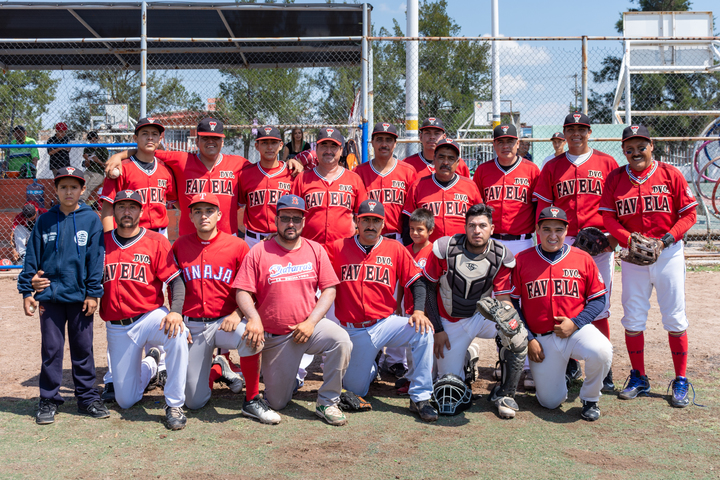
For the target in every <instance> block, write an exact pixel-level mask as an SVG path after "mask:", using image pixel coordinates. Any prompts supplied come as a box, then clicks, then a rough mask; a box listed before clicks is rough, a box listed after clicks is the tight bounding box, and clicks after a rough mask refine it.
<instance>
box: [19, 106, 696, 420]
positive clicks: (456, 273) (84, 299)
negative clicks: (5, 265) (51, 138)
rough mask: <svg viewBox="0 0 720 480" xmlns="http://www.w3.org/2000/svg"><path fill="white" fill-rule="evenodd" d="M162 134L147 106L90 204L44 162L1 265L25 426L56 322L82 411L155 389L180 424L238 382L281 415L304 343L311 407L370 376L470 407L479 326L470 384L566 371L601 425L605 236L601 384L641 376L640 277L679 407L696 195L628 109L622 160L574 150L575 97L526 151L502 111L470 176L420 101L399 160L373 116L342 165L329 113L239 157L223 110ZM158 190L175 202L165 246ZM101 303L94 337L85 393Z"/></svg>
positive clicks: (606, 388) (340, 406) (49, 376)
mask: <svg viewBox="0 0 720 480" xmlns="http://www.w3.org/2000/svg"><path fill="white" fill-rule="evenodd" d="M164 130H165V129H164V127H163V126H162V125H161V124H160V123H159V122H157V121H155V120H153V119H151V118H146V119H141V120H140V121H139V122H138V123H137V126H136V128H135V135H134V140H135V142H136V143H137V148H136V149H135V150H129V151H125V152H121V153H118V154H115V155H113V156H112V157H110V158H109V159H108V161H107V163H106V165H105V172H106V179H105V181H104V184H103V187H102V195H101V199H102V202H103V203H102V211H101V215H100V216H98V214H97V213H96V212H95V211H93V210H92V209H91V208H90V207H88V206H87V205H86V204H85V203H84V202H82V201H81V200H80V198H81V197H82V195H83V194H84V193H85V189H86V185H85V183H86V179H85V175H84V172H83V171H81V170H80V169H77V168H73V167H65V168H62V169H59V170H58V171H57V173H56V175H55V187H56V192H57V197H58V198H57V200H58V203H57V204H56V205H55V206H53V207H52V208H51V209H50V210H49V211H48V212H47V213H44V214H43V215H41V216H40V217H39V218H38V219H37V221H36V223H35V225H34V227H33V230H32V234H31V237H30V239H29V241H28V244H27V251H26V255H25V263H24V266H23V270H22V273H21V274H20V276H19V278H18V290H19V292H20V293H21V294H22V296H23V302H24V310H25V314H26V315H28V316H34V315H35V313H36V312H37V313H38V314H39V317H40V328H41V335H42V347H41V351H42V367H41V372H40V377H39V383H40V401H39V405H38V411H37V414H36V422H37V423H38V424H51V423H53V422H54V420H55V415H56V413H57V411H58V407H59V406H60V405H61V404H62V403H63V401H64V400H63V398H62V396H61V395H60V393H59V390H60V386H61V382H62V364H63V352H64V348H65V336H66V334H65V331H66V328H67V337H68V343H69V347H70V354H71V360H72V376H73V381H74V386H75V396H76V398H77V405H78V411H79V412H80V413H82V414H86V415H89V416H91V417H94V418H107V417H109V416H110V411H109V410H108V408H107V407H106V405H105V403H107V402H117V404H118V406H119V407H120V408H123V409H126V408H130V407H131V406H132V405H134V404H135V403H137V402H138V401H139V400H141V398H142V397H143V395H144V393H145V392H146V391H147V390H148V389H149V388H152V387H162V388H163V390H164V397H165V403H166V405H165V416H164V420H165V422H166V425H167V427H168V428H170V429H172V430H179V429H182V428H184V427H185V425H186V423H187V418H186V416H185V410H184V408H188V409H191V410H197V409H200V408H203V406H204V405H205V404H206V403H207V402H208V401H209V399H210V398H211V394H212V388H213V384H214V383H215V382H217V381H221V382H224V383H226V384H227V385H228V386H229V387H230V389H231V390H232V391H233V392H235V393H239V392H240V391H241V390H242V389H243V388H244V389H245V400H244V401H243V403H242V414H243V415H245V416H248V417H251V418H254V419H257V420H258V421H260V422H263V423H268V424H277V423H280V422H281V416H280V415H279V414H278V413H277V411H279V410H282V409H283V408H284V407H285V406H286V405H287V404H288V403H289V402H290V401H291V400H292V397H293V395H294V394H295V393H296V392H297V391H298V389H300V388H302V387H303V385H304V380H305V375H306V373H307V372H306V369H307V368H308V366H309V364H310V363H311V362H312V361H313V359H314V358H315V357H316V356H319V357H320V358H321V361H322V363H321V369H322V385H321V386H320V387H319V389H318V391H317V402H316V405H315V413H316V415H317V416H318V417H320V418H321V419H323V420H325V421H326V422H327V423H329V424H331V425H344V424H346V423H347V417H346V414H345V413H346V412H347V411H348V410H356V411H362V410H368V409H371V408H372V406H371V404H370V403H369V402H367V401H366V400H365V399H364V398H363V397H364V396H366V395H367V394H368V390H369V388H370V386H371V384H372V383H373V382H374V381H376V380H377V379H378V378H379V375H380V373H381V370H382V374H383V375H385V374H387V373H390V374H391V375H394V376H396V377H397V378H398V381H397V383H396V388H397V389H398V393H400V394H404V395H408V396H409V410H410V411H411V412H413V413H416V414H417V415H418V416H419V417H420V418H421V419H422V420H424V421H428V422H432V421H435V420H437V418H438V415H439V414H446V415H453V414H457V413H459V412H461V411H463V410H465V409H467V408H468V407H469V406H470V405H471V402H472V396H471V390H470V387H469V385H470V383H471V382H472V381H473V380H474V379H475V378H476V362H477V353H476V352H477V347H476V345H474V344H473V341H474V339H475V338H483V339H490V340H494V342H493V346H494V347H495V346H496V348H497V352H498V358H499V360H498V364H497V369H496V378H497V380H498V382H497V384H496V385H495V386H494V388H492V390H491V391H490V393H489V394H488V400H490V401H491V402H493V403H494V405H495V406H496V407H497V411H498V416H499V417H501V418H513V417H514V416H515V414H516V412H517V411H518V404H517V403H516V401H515V399H514V397H515V392H516V389H517V388H518V385H519V383H520V382H521V380H522V379H523V378H524V386H525V387H526V388H528V389H534V390H535V392H536V398H537V401H538V402H539V404H540V405H541V406H543V407H545V408H549V409H554V408H557V407H558V406H559V405H560V404H562V403H563V402H564V401H565V400H566V399H567V395H568V387H569V385H570V383H571V382H572V381H574V380H575V379H578V378H579V377H580V376H581V375H582V370H584V381H583V383H582V387H581V389H580V394H579V396H580V399H581V401H582V412H581V417H582V418H583V419H585V420H588V421H595V420H598V419H599V418H600V408H599V401H600V397H601V395H602V393H606V394H607V393H611V392H614V391H616V387H615V385H614V382H613V375H612V370H611V367H612V360H613V348H612V345H611V343H610V341H609V339H608V338H609V335H610V328H609V318H610V293H611V290H612V283H613V276H614V270H615V252H616V250H618V248H620V249H621V250H619V252H620V253H619V258H620V260H621V264H622V268H621V280H622V282H623V289H622V307H623V315H622V319H621V323H622V326H623V327H624V329H625V343H626V345H627V353H628V356H629V360H630V363H631V365H632V369H631V371H630V373H629V376H628V377H627V380H626V381H625V385H624V386H623V387H621V388H620V389H618V393H617V394H618V395H619V397H620V398H622V399H628V400H629V399H634V398H636V397H638V396H641V395H646V394H648V393H649V392H650V383H649V380H648V376H647V374H646V370H645V362H644V356H643V352H644V336H643V332H644V331H645V329H646V323H647V318H648V311H649V309H650V297H651V294H652V290H653V287H654V288H655V289H656V292H657V299H658V300H657V301H658V304H659V307H660V312H661V316H662V324H663V327H664V329H665V330H666V331H667V332H668V342H669V347H670V351H671V353H672V363H673V366H674V370H675V375H676V377H675V378H674V380H673V381H672V382H671V384H670V386H669V389H668V391H671V395H670V396H669V402H670V404H671V405H672V406H674V407H686V406H688V405H689V404H691V403H694V400H693V398H694V390H693V393H692V396H691V394H690V392H689V390H691V389H692V385H691V384H690V382H689V381H688V379H687V378H686V366H687V352H688V337H687V328H688V320H687V317H686V315H685V297H684V287H685V285H684V281H685V262H684V255H683V236H684V235H685V233H686V232H687V231H688V230H689V229H690V227H691V226H692V225H693V224H694V223H695V221H696V213H695V206H696V205H697V202H696V200H695V198H694V197H693V193H692V191H691V189H690V188H689V187H688V184H687V182H686V180H685V178H684V176H683V175H682V173H681V172H680V171H679V170H677V169H676V168H675V167H672V166H670V165H667V164H665V163H662V162H659V161H657V160H655V159H654V157H653V148H654V144H653V141H652V138H651V137H650V134H649V132H648V130H647V129H646V128H645V127H643V126H642V125H632V126H628V127H627V128H626V129H625V130H624V131H623V134H622V149H623V153H624V154H625V156H626V158H627V161H628V164H627V165H626V166H623V167H619V166H618V163H617V162H616V161H615V159H613V158H612V157H611V156H609V155H607V154H604V153H602V152H600V151H597V150H595V149H592V148H590V147H589V145H588V141H589V138H590V135H591V133H592V126H591V123H590V119H589V118H588V117H587V116H586V115H584V114H580V113H574V114H569V115H568V116H567V117H566V118H565V120H564V123H563V127H562V131H561V132H557V133H556V134H555V135H553V143H554V144H555V147H556V155H555V156H553V158H551V159H547V161H546V162H545V163H544V164H543V166H542V169H541V168H539V167H538V166H537V165H536V164H535V163H533V162H532V161H529V160H527V159H525V158H522V157H521V156H520V155H518V147H519V143H520V142H519V139H518V135H517V131H516V128H515V127H514V126H513V125H499V126H497V127H495V129H494V131H493V146H494V150H495V158H494V159H493V160H492V161H488V162H485V163H483V164H480V165H479V166H478V167H477V170H476V171H475V172H474V176H473V177H472V178H470V171H469V169H468V167H467V165H466V164H465V162H464V161H463V160H462V159H461V158H460V156H461V155H460V154H461V149H460V146H459V145H458V143H457V142H456V141H454V140H453V139H451V138H448V137H447V135H446V131H445V128H444V126H443V123H442V121H441V120H440V119H438V118H432V117H431V118H427V119H425V120H424V122H423V123H422V126H421V127H420V129H419V137H420V141H421V144H422V148H421V151H420V152H419V153H417V154H415V155H412V156H410V157H407V158H405V159H404V160H399V159H397V158H396V157H395V156H394V152H395V147H396V141H397V138H398V134H397V129H396V127H395V126H394V125H392V124H389V123H382V122H381V123H378V124H377V125H375V127H374V129H373V132H372V146H373V152H374V158H372V160H370V161H368V162H367V163H363V164H361V165H359V166H357V168H355V169H354V170H350V169H348V168H345V167H343V166H342V164H341V161H340V160H341V155H342V151H343V146H344V144H345V139H344V138H343V135H342V134H341V132H340V131H339V130H337V129H335V128H322V129H320V131H319V133H318V136H317V144H316V145H317V146H316V149H315V150H314V151H312V152H309V153H307V152H306V153H307V154H306V155H305V156H300V157H299V158H291V159H288V160H287V161H280V160H279V155H280V153H281V151H283V148H284V145H283V137H282V134H281V132H280V131H279V130H278V129H277V128H276V127H273V126H264V127H261V128H259V129H258V133H257V138H256V140H255V148H256V149H257V151H258V153H259V155H260V160H259V161H258V162H257V163H251V162H249V161H247V160H246V159H245V158H243V157H240V156H236V155H225V154H223V153H222V148H223V144H224V138H225V134H224V125H223V123H222V122H221V121H220V120H217V119H213V118H206V119H204V120H202V121H201V122H200V123H199V124H198V126H197V151H198V153H186V152H177V151H173V152H171V151H165V150H163V149H162V146H161V145H162V137H163V133H164ZM565 145H566V147H567V150H564V147H565ZM291 157H292V155H291ZM171 203H176V208H178V209H179V212H180V215H179V234H180V237H179V238H178V239H177V240H176V241H175V242H174V243H172V244H171V243H170V241H168V238H167V227H168V224H169V219H168V213H167V207H168V205H169V204H171ZM239 225H240V228H239ZM243 238H244V239H243ZM166 297H167V300H166ZM166 304H167V305H168V307H166V306H165V305H166ZM96 311H97V312H99V314H100V317H101V318H102V319H103V320H104V321H105V325H106V335H107V352H103V353H106V355H107V359H108V367H109V368H108V372H107V374H106V375H105V378H104V380H103V383H104V390H103V391H102V392H100V391H98V390H97V389H96V387H95V384H96V382H97V379H96V372H95V361H94V351H93V317H94V314H95V312H96ZM229 352H237V354H238V356H239V358H240V360H239V368H238V366H237V365H235V364H234V363H233V362H231V361H230V356H229ZM579 361H583V362H584V367H582V368H581V365H580V363H579ZM383 365H384V368H383ZM261 378H262V382H263V384H264V392H263V394H261V393H260V381H261Z"/></svg>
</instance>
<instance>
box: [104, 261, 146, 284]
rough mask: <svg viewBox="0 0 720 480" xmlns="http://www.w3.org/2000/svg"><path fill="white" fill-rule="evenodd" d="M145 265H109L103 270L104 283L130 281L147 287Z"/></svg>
mask: <svg viewBox="0 0 720 480" xmlns="http://www.w3.org/2000/svg"><path fill="white" fill-rule="evenodd" d="M146 268H147V267H146V266H145V265H138V264H137V263H124V262H120V263H108V264H106V265H105V268H103V283H106V282H110V281H113V280H116V279H117V280H130V281H133V282H140V283H142V284H144V285H147V272H146Z"/></svg>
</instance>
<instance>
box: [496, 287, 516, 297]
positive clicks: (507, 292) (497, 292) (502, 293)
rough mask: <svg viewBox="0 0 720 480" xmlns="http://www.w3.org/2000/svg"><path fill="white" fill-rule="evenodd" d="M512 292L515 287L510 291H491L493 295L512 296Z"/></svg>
mask: <svg viewBox="0 0 720 480" xmlns="http://www.w3.org/2000/svg"><path fill="white" fill-rule="evenodd" d="M513 291H515V287H513V288H511V289H510V290H493V295H509V294H512V292H513Z"/></svg>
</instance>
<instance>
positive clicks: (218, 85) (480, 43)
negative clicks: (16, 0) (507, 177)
mask: <svg viewBox="0 0 720 480" xmlns="http://www.w3.org/2000/svg"><path fill="white" fill-rule="evenodd" d="M236 40H237V39H236ZM359 44H360V42H357V44H356V45H348V44H347V43H344V44H343V43H340V42H337V43H333V42H318V41H302V39H297V40H296V41H293V42H289V41H285V42H283V41H264V42H233V41H225V42H220V41H205V42H202V41H198V42H187V43H180V44H178V43H174V44H172V48H170V47H169V45H168V42H166V41H162V39H156V41H153V40H149V41H148V45H147V67H148V70H147V113H148V116H150V117H154V118H155V119H157V120H159V121H160V122H161V123H162V124H163V125H165V126H166V128H167V130H166V134H165V142H166V145H167V147H168V148H171V149H174V150H183V151H194V148H195V146H194V143H195V130H194V127H195V125H197V123H198V121H199V120H200V119H202V118H205V117H207V116H213V117H216V118H219V119H221V120H222V121H223V122H224V123H225V125H226V127H225V128H226V134H227V139H226V142H225V148H224V150H223V151H224V152H225V153H233V154H239V155H242V156H245V157H246V158H249V159H250V160H256V159H257V153H256V152H255V149H254V146H253V145H254V141H253V138H254V133H255V132H254V129H255V128H256V127H257V126H259V125H263V124H273V125H278V126H279V127H280V130H281V131H282V132H283V134H284V136H285V139H286V141H289V140H290V133H291V130H292V128H293V127H295V126H299V127H301V128H303V129H304V136H305V141H308V142H310V143H312V142H313V140H314V139H315V135H316V129H317V128H318V127H320V126H336V127H337V128H340V129H341V130H342V131H343V133H344V134H345V135H346V136H350V137H353V138H354V139H355V141H356V143H357V145H358V146H359V147H362V142H361V137H360V129H359V128H358V127H359V126H360V124H361V122H362V109H361V108H360V107H361V105H360V103H361V101H360V99H361V96H360V88H361V84H362V81H361V80H362V75H361V57H360V53H359ZM93 45H94V46H91V47H89V46H88V45H86V44H85V45H84V44H80V43H72V42H55V43H53V44H52V48H51V49H48V48H44V49H42V50H40V49H39V48H38V46H37V45H34V44H33V43H32V42H15V43H9V42H6V43H2V44H0V57H4V58H10V57H11V58H12V59H13V64H14V65H15V66H16V68H15V69H5V70H3V71H2V73H0V144H9V143H17V142H24V141H26V140H25V139H26V138H27V139H32V140H34V141H36V142H37V143H38V144H47V143H49V142H50V141H51V140H52V141H57V140H61V141H62V142H61V143H64V142H65V141H67V142H69V143H70V144H76V145H85V144H88V145H89V144H91V143H93V142H99V143H101V144H108V143H126V142H131V141H132V130H133V125H134V122H136V121H137V120H138V115H139V111H140V96H141V85H140V84H141V74H140V71H139V69H138V65H139V64H140V61H141V49H140V43H139V42H136V41H129V42H121V41H106V42H97V43H95V44H93ZM405 45H406V43H405V40H403V39H393V38H380V37H372V38H371V41H370V47H371V52H372V56H371V59H370V68H369V71H370V73H371V75H370V88H369V90H370V99H371V103H370V106H369V107H370V108H369V109H368V121H370V122H378V121H385V122H390V123H393V124H395V125H397V126H398V128H399V131H400V133H401V140H400V143H399V144H398V148H397V152H396V155H397V156H398V157H399V158H403V157H404V156H405V155H406V154H407V153H409V152H410V151H417V147H418V145H417V144H416V143H413V142H408V141H406V140H405V139H404V138H403V137H404V136H405V135H404V132H405V113H406V108H405V91H406V78H405V77H406V58H405ZM498 46H499V58H500V72H501V73H500V77H499V86H500V100H501V103H500V105H501V112H502V122H503V123H509V122H512V123H514V124H516V125H517V126H518V130H519V132H521V134H522V136H523V137H525V138H524V139H523V142H524V143H526V144H527V145H526V146H527V149H528V152H527V153H528V155H530V156H532V158H533V160H534V161H535V162H536V163H538V164H541V163H542V161H543V160H544V159H545V158H546V157H548V156H550V155H551V154H553V152H554V150H553V147H552V144H551V142H550V141H549V138H550V136H551V135H552V134H553V133H554V132H556V131H561V130H562V121H563V119H564V117H565V115H567V113H569V112H571V111H575V110H583V87H585V89H586V92H587V95H586V101H587V110H588V114H589V115H590V118H591V119H592V121H593V123H594V124H595V125H596V126H595V127H594V128H593V135H592V136H593V139H594V141H593V142H592V143H591V146H592V147H593V148H596V149H598V150H602V151H604V152H606V153H609V154H611V155H613V156H614V157H615V158H616V160H617V161H618V163H620V164H623V163H625V158H624V156H623V155H622V152H621V149H620V143H619V141H618V140H617V139H619V137H620V132H621V131H622V129H623V127H624V125H623V124H624V122H625V117H624V115H625V114H624V110H625V109H626V108H625V104H624V102H625V99H624V98H625V92H624V87H622V86H619V80H621V79H622V78H623V71H624V65H623V60H622V59H623V55H624V45H623V43H622V42H620V41H617V40H605V41H601V40H592V41H589V42H587V48H586V50H585V53H586V55H585V62H583V42H582V41H581V40H555V41H552V40H542V41H540V40H536V41H513V40H505V41H499V42H498ZM108 51H111V52H112V53H113V55H112V57H113V58H114V60H113V62H114V64H113V65H110V64H109V62H108V60H107V58H108ZM418 51H419V54H418V55H419V57H418V59H417V64H418V69H417V71H416V72H410V75H416V76H417V81H418V91H419V105H418V108H419V111H418V115H419V118H420V119H421V120H420V121H422V118H424V117H429V116H434V117H437V118H440V119H442V121H443V122H444V124H445V126H446V128H447V130H448V133H449V135H451V136H453V137H455V138H458V139H460V140H461V142H463V143H462V145H463V152H462V156H463V158H464V159H465V160H466V162H467V163H468V165H469V166H470V168H471V169H472V170H474V168H476V166H477V165H478V164H479V163H482V162H485V161H488V160H490V159H491V158H492V157H493V152H492V145H491V142H490V137H491V128H492V127H491V112H492V109H491V106H492V88H491V60H492V56H491V46H490V42H489V41H487V40H485V39H476V40H472V41H469V40H466V39H444V40H423V41H420V42H419V49H418ZM79 55H82V56H83V58H84V64H83V65H82V66H81V65H77V64H76V61H75V59H76V58H77V57H78V56H79ZM95 58H97V62H96V64H94V59H95ZM632 58H633V62H634V64H636V65H637V66H640V67H642V66H649V65H662V64H663V62H666V63H667V64H673V63H672V62H679V61H680V60H683V59H686V58H692V59H693V61H701V60H702V59H705V61H706V65H707V66H708V67H713V66H717V65H718V60H717V57H713V55H712V53H711V52H710V53H708V49H702V48H695V49H694V50H693V48H690V47H684V48H682V49H680V48H679V47H675V46H672V45H669V46H665V47H660V48H655V49H648V50H647V52H644V53H642V52H641V53H636V52H633V54H632ZM678 59H680V60H678ZM698 59H699V60H698ZM683 61H684V60H683ZM686 63H687V62H686ZM38 65H41V66H46V68H52V70H50V69H37V68H38ZM3 66H4V65H0V67H3ZM258 66H260V67H262V68H255V67H258ZM584 66H585V71H584V68H583V67H584ZM583 74H585V77H586V78H587V82H586V83H585V84H583ZM718 87H720V73H718V71H717V70H716V71H714V72H713V73H697V72H687V73H659V74H658V73H653V74H650V73H633V74H632V75H631V92H632V93H631V96H632V100H631V105H632V110H631V111H634V112H637V111H643V112H654V113H652V114H651V113H644V114H643V113H633V115H632V121H633V123H643V124H645V125H647V126H648V127H649V128H650V131H651V133H652V134H653V135H654V136H656V137H661V138H672V139H674V140H667V141H665V140H663V141H658V142H657V144H656V149H655V151H656V155H657V159H658V160H661V161H665V162H668V163H671V164H673V165H676V166H678V167H679V168H681V169H682V170H683V172H684V173H685V175H686V178H687V179H688V181H690V182H691V183H693V185H695V188H697V189H698V191H699V192H700V193H701V195H700V196H701V197H704V200H705V204H704V206H703V207H702V208H701V209H699V213H700V214H701V215H700V217H699V218H700V220H699V221H698V224H697V225H696V226H695V228H694V229H693V231H692V232H693V234H694V235H695V234H696V235H697V236H698V237H700V236H702V235H705V236H706V237H707V234H708V233H710V236H709V237H707V238H709V239H710V240H711V241H715V242H717V241H719V240H720V218H717V217H716V214H717V210H714V198H715V195H716V194H718V193H717V189H715V185H716V184H717V182H716V180H717V179H718V177H720V168H717V167H716V166H715V163H714V162H715V161H718V164H719V165H720V141H718V140H713V137H715V138H717V137H718V135H720V127H718V126H717V125H718V124H717V122H716V119H717V118H718V115H717V114H714V113H707V114H705V115H697V114H696V113H697V112H713V111H714V112H717V111H719V110H720V96H719V95H718V92H719V91H720V88H718ZM671 112H684V113H683V114H679V115H678V114H672V113H671ZM58 123H63V124H65V125H66V126H67V127H68V129H67V132H66V133H65V136H64V137H63V138H64V140H63V138H58V136H59V135H62V133H60V134H58V133H57V132H56V130H55V126H56V124H58ZM18 126H22V127H24V132H22V133H24V135H21V133H20V132H18V129H17V127H18ZM370 128H372V125H371V126H370ZM91 131H94V132H97V134H98V136H97V139H94V138H93V135H90V136H89V135H88V134H89V132H91ZM698 137H704V139H703V140H700V139H698ZM681 139H684V140H681ZM85 148H86V147H80V146H78V147H73V148H70V151H69V158H70V163H71V164H72V165H73V166H75V167H78V168H82V169H86V168H87V165H88V163H87V160H86V158H85V157H84V156H83V154H84V153H86V152H85ZM88 148H91V147H88ZM124 148H125V147H122V148H121V149H124ZM48 150H49V151H51V152H52V151H53V150H54V149H46V148H37V149H36V147H32V146H29V147H27V148H24V149H16V148H13V149H10V148H2V149H0V161H2V177H3V178H0V187H1V188H2V194H0V259H8V260H11V261H12V260H13V248H12V247H13V240H12V232H13V228H14V226H15V225H17V224H18V223H20V224H21V223H23V222H24V220H23V219H22V218H21V215H22V212H21V209H22V207H23V205H24V204H25V203H27V202H28V201H30V200H34V201H37V203H38V204H40V205H44V208H49V207H50V206H51V205H52V204H53V202H54V187H53V184H52V180H51V176H52V175H51V172H50V170H49V168H48V167H49V160H50V158H49V155H48ZM112 151H113V149H112V148H110V152H109V153H112ZM90 153H92V152H90ZM369 156H370V157H372V152H369ZM27 163H30V164H33V166H34V167H35V169H36V171H35V172H33V171H32V169H30V168H29V167H25V169H23V165H25V164H27ZM33 174H35V175H36V177H37V182H35V181H34V179H33V178H31V177H32V176H33ZM23 177H27V178H23ZM719 195H720V194H719ZM40 200H42V201H40ZM88 203H89V204H91V205H97V189H96V191H95V193H94V194H93V195H91V196H90V197H89V198H88ZM705 206H707V209H706V210H705ZM718 207H720V204H719V205H718Z"/></svg>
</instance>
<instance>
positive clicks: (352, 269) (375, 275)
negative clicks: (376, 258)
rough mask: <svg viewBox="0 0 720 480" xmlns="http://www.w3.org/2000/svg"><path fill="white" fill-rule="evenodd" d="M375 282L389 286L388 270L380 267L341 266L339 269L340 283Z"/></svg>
mask: <svg viewBox="0 0 720 480" xmlns="http://www.w3.org/2000/svg"><path fill="white" fill-rule="evenodd" d="M357 280H360V281H361V282H375V283H382V284H383V285H387V286H390V269H389V268H387V267H383V266H380V265H368V264H365V265H343V266H342V267H341V268H340V281H341V282H355V281H357Z"/></svg>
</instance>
